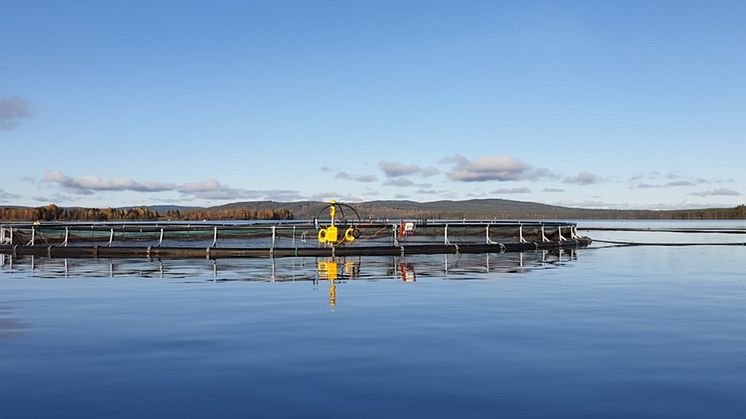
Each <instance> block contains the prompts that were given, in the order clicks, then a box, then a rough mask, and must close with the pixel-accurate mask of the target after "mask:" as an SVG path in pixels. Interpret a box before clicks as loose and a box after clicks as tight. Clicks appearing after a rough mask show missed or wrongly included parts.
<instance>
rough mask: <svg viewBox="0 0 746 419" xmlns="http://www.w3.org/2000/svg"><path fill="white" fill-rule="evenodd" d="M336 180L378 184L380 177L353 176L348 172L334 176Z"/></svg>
mask: <svg viewBox="0 0 746 419" xmlns="http://www.w3.org/2000/svg"><path fill="white" fill-rule="evenodd" d="M334 178H335V179H342V180H352V181H355V182H361V183H371V182H377V181H378V177H377V176H376V175H353V174H350V173H347V172H339V173H337V174H336V175H335V176H334Z"/></svg>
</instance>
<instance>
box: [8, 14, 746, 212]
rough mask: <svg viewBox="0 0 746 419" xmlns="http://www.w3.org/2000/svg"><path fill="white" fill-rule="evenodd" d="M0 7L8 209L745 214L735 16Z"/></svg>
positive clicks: (742, 86) (744, 54)
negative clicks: (457, 203)
mask: <svg viewBox="0 0 746 419" xmlns="http://www.w3.org/2000/svg"><path fill="white" fill-rule="evenodd" d="M0 9H2V13H0V142H1V143H2V148H3V152H2V156H3V159H2V165H3V172H4V176H3V177H2V180H1V181H0V204H2V205H7V204H17V205H45V204H48V203H50V202H54V203H57V204H59V205H85V206H110V205H111V206H119V205H138V204H171V203H173V204H183V205H215V204H222V203H226V202H231V201H239V200H258V199H275V200H300V199H331V198H337V199H342V200H352V201H354V200H377V199H411V200H416V201H433V200H439V199H470V198H506V199H516V200H526V201H538V202H544V203H550V204H561V205H570V206H581V207H599V208H653V209H667V208H681V207H703V206H734V205H738V204H741V203H744V202H746V198H745V195H744V194H746V175H745V173H746V171H744V170H743V168H742V164H743V163H742V162H743V159H744V156H745V155H746V153H745V152H746V145H745V144H746V47H744V45H746V25H744V24H743V17H744V16H746V2H743V1H733V2H729V1H712V2H702V1H696V2H694V1H692V2H688V1H618V2H611V1H609V2H606V1H587V2H581V1H547V2H542V1H526V2H507V1H505V2H500V1H297V2H295V1H235V2H233V1H210V2H205V1H201V2H191V1H160V2H155V1H144V2H139V1H128V2H100V1H90V2H87V1H75V2H59V1H49V2H44V1H8V0H0Z"/></svg>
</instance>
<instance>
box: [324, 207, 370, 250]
mask: <svg viewBox="0 0 746 419" xmlns="http://www.w3.org/2000/svg"><path fill="white" fill-rule="evenodd" d="M328 207H329V218H330V219H331V222H330V225H329V226H328V227H325V228H321V229H319V234H318V239H319V243H322V244H327V245H331V246H336V245H340V244H348V243H352V242H353V241H355V239H357V238H358V237H360V230H358V229H357V227H355V226H354V225H352V226H346V225H344V226H342V228H341V229H340V228H339V227H337V225H336V224H335V223H336V218H337V208H338V207H339V208H341V207H347V208H350V209H351V210H352V211H353V212H355V215H357V216H358V220H359V219H360V216H359V215H358V213H357V211H356V210H355V209H354V208H352V207H351V206H349V205H347V204H342V203H338V202H337V201H334V200H332V201H329V206H328ZM322 211H323V210H322ZM342 230H344V233H341V232H342Z"/></svg>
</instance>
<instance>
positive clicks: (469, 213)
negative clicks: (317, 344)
mask: <svg viewBox="0 0 746 419" xmlns="http://www.w3.org/2000/svg"><path fill="white" fill-rule="evenodd" d="M327 204H328V203H327V202H319V201H294V202H276V201H245V202H232V203H229V204H224V205H219V206H215V207H210V208H207V209H231V208H242V207H249V208H258V209H286V210H289V211H290V212H292V213H293V215H294V217H295V218H296V219H313V218H315V217H317V216H318V215H319V213H320V211H323V209H324V208H325V207H326V205H327ZM350 205H352V206H353V207H354V208H355V209H357V210H358V212H359V213H360V216H361V217H363V218H369V217H373V218H485V219H494V218H498V219H499V218H504V219H689V218H692V219H733V218H736V219H738V218H746V207H744V206H743V205H740V206H738V207H735V208H710V209H684V210H665V211H663V210H661V211H657V210H614V209H588V208H572V207H563V206H557V205H548V204H541V203H538V202H528V201H514V200H509V199H469V200H462V201H453V200H440V201H432V202H415V201H408V200H378V201H367V202H358V203H350ZM149 208H151V209H152V208H155V206H154V207H149ZM184 208H185V209H189V208H194V207H184ZM322 215H324V214H323V213H322ZM350 216H351V214H350V215H348V217H350Z"/></svg>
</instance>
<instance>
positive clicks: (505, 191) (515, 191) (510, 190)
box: [490, 188, 531, 195]
mask: <svg viewBox="0 0 746 419" xmlns="http://www.w3.org/2000/svg"><path fill="white" fill-rule="evenodd" d="M530 192H531V189H529V188H500V189H495V190H494V191H492V192H490V193H491V194H498V195H504V194H522V193H530Z"/></svg>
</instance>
